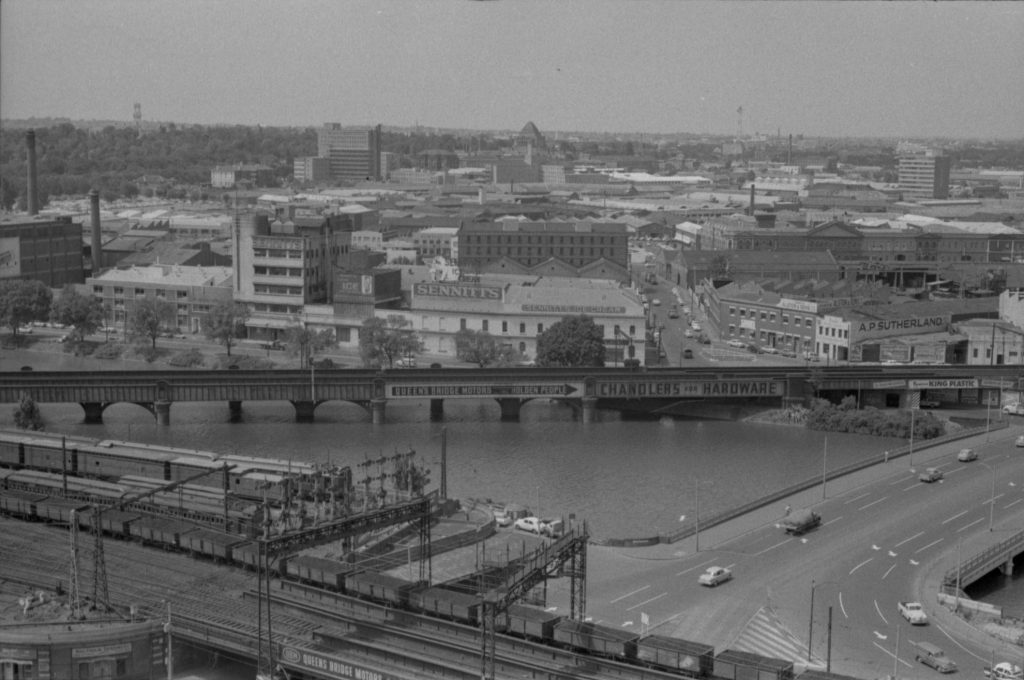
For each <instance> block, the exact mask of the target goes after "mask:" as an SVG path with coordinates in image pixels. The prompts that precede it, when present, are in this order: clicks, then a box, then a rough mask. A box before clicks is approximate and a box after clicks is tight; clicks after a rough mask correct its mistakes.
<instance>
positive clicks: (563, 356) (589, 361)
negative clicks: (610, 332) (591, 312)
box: [537, 315, 605, 366]
mask: <svg viewBox="0 0 1024 680" xmlns="http://www.w3.org/2000/svg"><path fill="white" fill-rule="evenodd" d="M604 352H605V347H604V330H603V329H602V328H601V327H600V326H598V325H597V324H595V323H594V320H593V319H591V318H590V317H589V316H586V315H580V316H567V317H564V318H563V319H562V320H561V321H559V322H557V323H555V324H552V326H551V328H549V329H547V330H546V331H544V332H543V333H541V334H540V335H538V336H537V365H538V366H604Z"/></svg>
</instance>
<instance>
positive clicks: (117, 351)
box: [92, 342, 124, 359]
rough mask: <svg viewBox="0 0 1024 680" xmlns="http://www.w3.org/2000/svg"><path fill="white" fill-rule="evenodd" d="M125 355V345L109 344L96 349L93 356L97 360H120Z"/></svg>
mask: <svg viewBox="0 0 1024 680" xmlns="http://www.w3.org/2000/svg"><path fill="white" fill-rule="evenodd" d="M123 353H124V345H122V344H121V343H119V342H107V343H104V344H102V345H100V346H99V347H97V348H96V351H94V352H93V353H92V355H93V356H94V357H95V358H97V359H120V358H121V355H122V354H123Z"/></svg>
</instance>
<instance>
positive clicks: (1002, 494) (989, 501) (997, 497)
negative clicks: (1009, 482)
mask: <svg viewBox="0 0 1024 680" xmlns="http://www.w3.org/2000/svg"><path fill="white" fill-rule="evenodd" d="M1005 495H1006V494H1005V493H1000V494H996V495H995V497H993V498H989V499H988V500H987V501H985V502H984V503H982V505H988V504H989V503H992V502H995V501H997V500H999V499H1000V498H1002V497H1003V496H1005Z"/></svg>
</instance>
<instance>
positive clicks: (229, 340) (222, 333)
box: [205, 300, 249, 356]
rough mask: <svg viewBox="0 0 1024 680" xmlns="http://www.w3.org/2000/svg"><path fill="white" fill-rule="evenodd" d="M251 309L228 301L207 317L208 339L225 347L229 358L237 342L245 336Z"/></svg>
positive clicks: (216, 307) (212, 310)
mask: <svg viewBox="0 0 1024 680" xmlns="http://www.w3.org/2000/svg"><path fill="white" fill-rule="evenodd" d="M248 319H249V308H248V307H247V306H246V305H243V304H242V303H240V302H234V301H233V300H227V301H225V302H222V303H220V304H219V305H217V306H215V307H214V308H213V309H211V310H210V312H209V313H208V314H207V315H206V324H205V327H206V337H207V338H209V339H210V340H214V341H216V342H219V343H220V344H222V345H224V348H225V349H226V350H227V353H228V356H231V346H232V345H233V344H235V340H237V339H238V338H240V337H242V336H243V335H245V322H246V321H247V320H248Z"/></svg>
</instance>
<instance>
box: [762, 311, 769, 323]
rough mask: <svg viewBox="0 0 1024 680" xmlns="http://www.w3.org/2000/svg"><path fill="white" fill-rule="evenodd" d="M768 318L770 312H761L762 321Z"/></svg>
mask: <svg viewBox="0 0 1024 680" xmlns="http://www.w3.org/2000/svg"><path fill="white" fill-rule="evenodd" d="M767 318H768V312H764V311H762V312H761V321H765V320H766V319H767Z"/></svg>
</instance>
